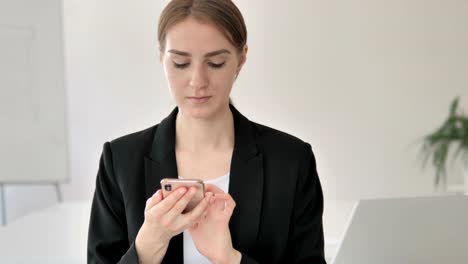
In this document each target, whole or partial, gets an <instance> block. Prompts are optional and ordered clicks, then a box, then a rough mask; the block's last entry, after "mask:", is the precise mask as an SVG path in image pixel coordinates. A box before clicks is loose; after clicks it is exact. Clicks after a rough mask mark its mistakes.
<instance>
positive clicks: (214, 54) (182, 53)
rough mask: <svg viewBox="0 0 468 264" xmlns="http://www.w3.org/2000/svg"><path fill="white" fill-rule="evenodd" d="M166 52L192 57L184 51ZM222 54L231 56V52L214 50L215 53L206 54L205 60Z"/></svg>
mask: <svg viewBox="0 0 468 264" xmlns="http://www.w3.org/2000/svg"><path fill="white" fill-rule="evenodd" d="M167 52H170V53H173V54H177V55H180V56H185V57H192V54H190V53H188V52H185V51H180V50H175V49H171V50H168V51H167ZM224 53H227V54H231V52H230V51H229V50H227V49H220V50H215V51H212V52H208V53H206V54H205V58H209V57H213V56H216V55H219V54H224Z"/></svg>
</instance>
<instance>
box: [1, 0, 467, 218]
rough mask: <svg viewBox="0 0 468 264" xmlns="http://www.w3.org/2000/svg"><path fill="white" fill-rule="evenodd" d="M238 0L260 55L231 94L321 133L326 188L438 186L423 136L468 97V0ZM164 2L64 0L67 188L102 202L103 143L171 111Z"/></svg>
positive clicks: (392, 192) (410, 191) (377, 190)
mask: <svg viewBox="0 0 468 264" xmlns="http://www.w3.org/2000/svg"><path fill="white" fill-rule="evenodd" d="M236 3H238V5H239V7H240V9H241V11H242V12H243V13H244V15H245V18H246V22H247V26H248V30H249V40H248V42H249V55H248V61H247V64H246V66H245V67H244V69H243V72H242V73H241V75H240V77H239V79H238V81H237V83H236V85H235V86H236V87H235V89H234V92H233V99H234V102H235V104H236V105H237V107H238V108H239V109H240V110H241V111H242V112H243V113H244V114H245V115H246V116H247V117H249V118H251V119H252V120H255V121H257V122H260V123H263V124H266V125H269V126H272V127H275V128H278V129H280V130H283V131H286V132H290V133H292V134H294V135H297V136H299V137H301V138H303V139H304V140H306V141H308V142H310V143H311V144H312V146H313V149H314V151H315V154H316V156H317V160H318V167H319V173H320V176H321V180H322V185H323V188H324V192H325V198H326V199H351V200H354V199H359V198H373V197H394V196H416V195H424V194H430V193H432V174H431V173H432V171H430V170H427V171H425V172H423V171H421V170H420V165H419V163H418V157H417V151H418V145H417V144H415V143H416V142H417V140H418V139H420V137H422V136H423V135H425V134H426V133H428V132H429V131H430V130H432V129H434V128H436V127H437V126H438V125H439V124H440V123H441V122H442V120H443V118H445V116H446V114H447V110H448V105H449V103H450V101H451V100H452V98H453V97H454V96H455V95H465V97H464V98H463V100H464V101H463V104H464V106H465V109H468V97H467V96H466V95H467V94H468V74H467V72H468V49H466V47H468V32H467V31H466V25H467V24H468V2H466V1H456V0H450V1H438V0H412V1H408V0H398V1H389V0H388V1H383V0H378V1H376V0H367V1H364V0H361V1H357V0H355V1H324V0H323V1H306V0H303V1H279V0H276V1H272V0H262V1H260V0H256V1H248V0H237V1H236ZM162 6H163V3H162V2H161V1H136V2H135V1H133V2H130V1H122V0H121V1H115V0H114V1H110V0H101V1H78V0H68V1H65V3H64V14H65V15H64V28H65V55H66V80H67V94H68V101H67V103H68V127H69V150H70V162H71V163H70V176H71V179H72V182H71V183H70V184H68V185H64V186H63V191H64V194H65V198H66V199H91V197H92V192H93V188H94V180H95V176H96V171H97V165H98V159H99V155H100V152H101V148H102V144H103V143H104V142H105V141H106V140H110V139H113V138H115V137H118V136H120V135H123V134H126V133H129V132H133V131H136V130H140V129H143V128H146V127H149V126H151V125H152V124H155V123H157V122H159V121H160V120H161V119H162V118H163V117H164V116H165V115H167V114H168V113H169V112H170V110H171V109H172V106H173V103H172V99H171V98H170V95H169V91H168V88H167V86H166V83H165V80H164V76H163V72H162V69H161V67H160V66H159V64H158V53H157V48H156V47H157V43H156V26H157V20H158V15H159V13H160V11H161V9H162ZM252 102H255V104H252ZM454 178H455V176H454ZM454 181H456V179H454ZM51 191H52V190H46V189H45V187H44V189H41V190H39V189H36V190H34V192H33V193H34V195H35V196H37V197H41V196H43V195H45V194H46V193H50V192H51ZM8 194H9V196H14V197H15V193H11V192H10V193H8ZM44 201H45V200H44ZM47 201H48V202H49V203H50V202H53V200H52V198H49V199H48V200H47ZM44 203H47V202H44ZM18 204H19V202H18V203H15V204H14V206H18ZM11 210H13V211H14V210H15V209H14V208H13V209H11ZM20 213H21V212H18V211H17V212H16V214H17V215H19V214H20Z"/></svg>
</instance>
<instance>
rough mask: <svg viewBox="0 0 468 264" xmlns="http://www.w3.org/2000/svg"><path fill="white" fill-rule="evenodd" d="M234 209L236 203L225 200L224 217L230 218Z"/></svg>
mask: <svg viewBox="0 0 468 264" xmlns="http://www.w3.org/2000/svg"><path fill="white" fill-rule="evenodd" d="M234 208H236V202H234V200H233V199H229V200H226V207H225V208H224V214H225V215H226V217H228V218H231V215H232V213H233V212H234Z"/></svg>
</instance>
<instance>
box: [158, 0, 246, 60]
mask: <svg viewBox="0 0 468 264" xmlns="http://www.w3.org/2000/svg"><path fill="white" fill-rule="evenodd" d="M189 17H193V18H195V19H197V20H200V21H206V22H210V23H213V24H214V25H216V26H217V27H218V28H219V29H221V31H222V32H223V33H224V35H225V36H226V38H227V39H228V40H229V42H230V43H231V44H232V45H233V46H234V47H236V49H237V51H238V52H239V53H241V52H242V49H243V48H244V46H245V45H246V43H247V28H246V26H245V22H244V18H243V17H242V14H241V12H240V11H239V9H238V8H237V6H236V5H235V4H234V3H233V2H232V1H231V0H172V1H170V2H169V4H168V5H167V6H166V7H165V8H164V10H163V11H162V13H161V16H160V18H159V27H158V41H159V47H160V51H161V52H164V50H165V44H166V34H167V31H168V30H169V28H170V27H171V26H173V25H175V24H176V23H178V22H180V21H182V20H184V19H186V18H189Z"/></svg>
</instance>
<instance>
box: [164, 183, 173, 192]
mask: <svg viewBox="0 0 468 264" xmlns="http://www.w3.org/2000/svg"><path fill="white" fill-rule="evenodd" d="M164 190H166V191H168V192H170V191H171V190H172V186H171V185H170V184H166V185H164Z"/></svg>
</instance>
